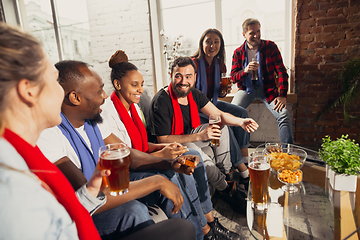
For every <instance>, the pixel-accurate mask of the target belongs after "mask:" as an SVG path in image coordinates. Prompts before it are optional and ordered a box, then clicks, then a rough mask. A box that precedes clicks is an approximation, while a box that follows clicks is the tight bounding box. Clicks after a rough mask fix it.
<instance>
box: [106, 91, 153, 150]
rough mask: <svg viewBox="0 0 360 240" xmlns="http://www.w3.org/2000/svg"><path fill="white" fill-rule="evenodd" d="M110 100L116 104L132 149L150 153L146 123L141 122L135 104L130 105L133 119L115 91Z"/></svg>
mask: <svg viewBox="0 0 360 240" xmlns="http://www.w3.org/2000/svg"><path fill="white" fill-rule="evenodd" d="M110 99H111V100H112V102H113V103H114V106H115V108H116V111H117V113H118V114H119V116H120V119H121V121H122V122H123V123H124V125H125V128H126V130H127V132H128V134H129V136H130V139H131V143H132V147H133V148H135V149H137V150H139V151H142V152H149V144H148V138H147V132H146V129H145V126H144V123H143V122H142V121H141V118H140V117H139V114H138V112H137V111H136V107H135V105H134V104H133V103H132V104H131V105H130V113H131V116H132V119H131V117H130V115H129V113H128V111H127V110H126V108H125V107H124V104H123V103H122V102H121V101H120V99H119V97H118V96H117V95H116V94H115V91H114V92H112V94H111V97H110Z"/></svg>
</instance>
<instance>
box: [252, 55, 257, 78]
mask: <svg viewBox="0 0 360 240" xmlns="http://www.w3.org/2000/svg"><path fill="white" fill-rule="evenodd" d="M252 62H256V63H258V61H257V59H256V58H253V59H252ZM257 79H258V72H257V71H251V80H257Z"/></svg>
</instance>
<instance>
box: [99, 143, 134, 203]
mask: <svg viewBox="0 0 360 240" xmlns="http://www.w3.org/2000/svg"><path fill="white" fill-rule="evenodd" d="M99 158H100V159H99V162H100V164H99V168H100V169H101V170H103V169H109V170H110V171H111V174H110V175H109V176H108V177H106V183H107V185H108V186H109V190H110V194H111V195H112V196H117V195H122V194H125V193H127V192H128V191H129V166H130V163H131V156H130V149H129V147H128V146H127V145H126V144H124V143H113V144H107V145H105V146H102V147H100V149H99Z"/></svg>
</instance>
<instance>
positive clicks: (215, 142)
mask: <svg viewBox="0 0 360 240" xmlns="http://www.w3.org/2000/svg"><path fill="white" fill-rule="evenodd" d="M215 124H216V125H219V127H221V118H220V115H218V114H212V115H210V116H209V125H210V126H212V125H215ZM211 146H217V147H219V146H220V139H211Z"/></svg>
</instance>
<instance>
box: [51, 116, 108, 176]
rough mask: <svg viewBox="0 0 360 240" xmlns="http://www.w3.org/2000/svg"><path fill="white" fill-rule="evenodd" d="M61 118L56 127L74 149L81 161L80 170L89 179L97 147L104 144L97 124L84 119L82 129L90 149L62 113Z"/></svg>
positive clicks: (96, 159) (97, 156)
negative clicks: (88, 141)
mask: <svg viewBox="0 0 360 240" xmlns="http://www.w3.org/2000/svg"><path fill="white" fill-rule="evenodd" d="M61 118H62V122H61V124H60V125H58V128H59V129H60V130H61V132H62V133H63V134H64V136H65V137H66V138H67V139H68V140H69V143H70V144H71V146H72V148H73V149H74V150H75V152H76V155H77V156H78V158H79V160H80V163H81V171H82V172H83V173H84V175H85V177H86V179H87V180H88V181H89V179H90V178H91V176H92V174H93V172H94V170H95V167H96V163H97V162H98V159H99V148H100V147H101V146H104V145H105V143H104V140H103V138H102V136H101V132H100V130H99V128H98V126H97V124H93V123H92V122H91V121H90V120H86V121H85V123H84V130H85V132H86V135H87V136H88V138H89V140H90V143H91V148H92V151H91V149H89V147H88V145H87V144H86V142H85V140H84V139H83V138H82V137H81V135H80V133H79V132H78V131H77V130H76V129H75V128H74V126H73V125H72V124H71V123H70V121H69V120H68V119H67V118H66V117H65V115H64V114H63V113H61Z"/></svg>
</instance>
